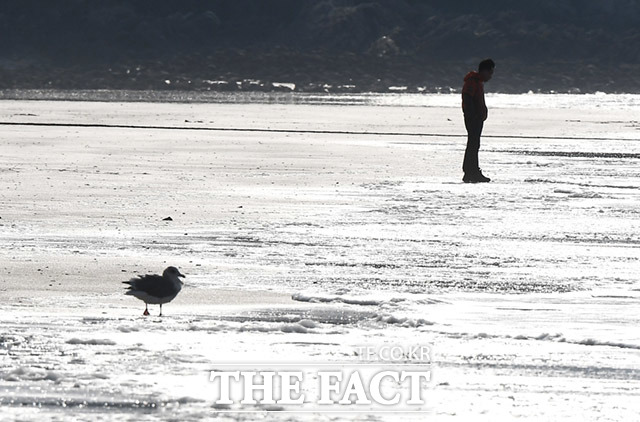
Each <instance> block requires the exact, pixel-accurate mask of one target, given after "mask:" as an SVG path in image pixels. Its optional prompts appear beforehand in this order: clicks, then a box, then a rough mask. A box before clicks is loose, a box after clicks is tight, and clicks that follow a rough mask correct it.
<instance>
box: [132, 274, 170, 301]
mask: <svg viewBox="0 0 640 422" xmlns="http://www.w3.org/2000/svg"><path fill="white" fill-rule="evenodd" d="M123 283H125V284H128V285H129V290H133V291H135V290H137V291H141V292H145V293H147V294H148V295H151V296H155V297H166V296H170V295H172V294H173V293H174V292H175V288H174V286H173V284H172V283H169V282H167V280H165V279H164V278H163V277H162V276H159V275H155V274H153V275H152V274H147V275H141V276H139V277H138V278H132V279H131V280H129V281H123Z"/></svg>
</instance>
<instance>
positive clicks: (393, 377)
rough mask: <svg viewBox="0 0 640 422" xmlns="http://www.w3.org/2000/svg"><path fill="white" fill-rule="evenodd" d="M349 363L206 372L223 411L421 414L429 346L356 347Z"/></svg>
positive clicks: (237, 367)
mask: <svg viewBox="0 0 640 422" xmlns="http://www.w3.org/2000/svg"><path fill="white" fill-rule="evenodd" d="M354 355H356V356H359V360H357V361H354V362H337V363H333V362H323V363H306V364H292V363H257V364H256V363H250V364H248V363H243V364H224V365H219V366H220V368H218V369H216V370H213V371H211V372H210V376H209V379H210V381H211V382H212V384H213V388H214V401H215V403H214V408H216V409H218V410H221V411H225V412H234V411H237V412H247V411H265V410H266V411H269V410H276V411H280V412H282V411H285V412H286V411H289V412H323V411H326V412H344V411H347V412H360V411H367V412H370V411H392V410H400V409H401V410H403V411H411V412H423V411H425V410H426V409H425V406H426V405H427V400H426V389H427V388H428V387H429V385H430V381H431V348H430V347H429V346H410V347H402V346H389V345H384V346H360V347H357V348H356V350H355V353H354Z"/></svg>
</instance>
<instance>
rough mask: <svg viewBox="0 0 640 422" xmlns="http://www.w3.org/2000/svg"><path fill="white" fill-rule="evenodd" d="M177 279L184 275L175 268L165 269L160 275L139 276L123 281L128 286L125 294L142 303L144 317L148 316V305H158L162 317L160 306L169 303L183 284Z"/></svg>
mask: <svg viewBox="0 0 640 422" xmlns="http://www.w3.org/2000/svg"><path fill="white" fill-rule="evenodd" d="M179 277H184V275H183V274H182V273H180V271H178V269H177V268H176V267H167V269H166V270H164V272H163V273H162V275H157V274H147V275H140V276H138V277H136V278H132V279H131V280H129V281H123V283H124V284H128V285H129V287H128V288H127V289H128V290H127V291H126V293H125V294H126V295H130V296H135V297H137V298H138V299H140V300H142V301H144V313H143V315H144V316H147V315H149V304H152V305H160V315H159V316H162V304H163V303H169V302H171V301H172V300H173V299H174V298H175V297H176V296H177V295H178V293H180V290H181V289H182V285H183V284H184V283H183V282H182V280H180V278H179Z"/></svg>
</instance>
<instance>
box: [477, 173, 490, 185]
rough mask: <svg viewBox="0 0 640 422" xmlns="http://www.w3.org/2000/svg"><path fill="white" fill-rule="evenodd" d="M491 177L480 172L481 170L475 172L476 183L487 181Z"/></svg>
mask: <svg viewBox="0 0 640 422" xmlns="http://www.w3.org/2000/svg"><path fill="white" fill-rule="evenodd" d="M490 181H491V179H489V178H488V177H487V176H485V175H484V174H482V171H480V170H478V174H476V183H489V182H490Z"/></svg>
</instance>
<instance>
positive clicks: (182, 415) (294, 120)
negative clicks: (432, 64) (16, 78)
mask: <svg viewBox="0 0 640 422" xmlns="http://www.w3.org/2000/svg"><path fill="white" fill-rule="evenodd" d="M89 97H90V96H89ZM639 98H640V97H638V96H615V95H604V94H602V95H576V96H572V95H557V96H553V95H548V96H537V95H495V96H489V97H488V98H487V102H488V104H489V108H490V112H489V120H488V121H487V122H486V125H485V133H484V135H485V137H484V138H483V140H482V142H483V143H482V149H481V152H480V162H481V166H482V168H483V172H484V173H485V174H487V175H488V176H490V177H491V178H492V179H493V180H492V182H491V183H490V184H483V185H469V184H463V183H462V180H461V179H462V172H461V162H462V156H463V153H464V146H465V141H466V138H465V133H464V125H463V121H462V113H461V110H460V104H459V96H458V95H422V96H401V95H397V96H396V95H388V96H385V95H369V96H367V95H362V96H358V95H353V96H333V97H323V96H321V95H316V96H306V97H305V96H300V97H295V96H290V95H285V96H282V95H280V96H279V95H275V96H272V97H270V96H265V97H261V98H260V99H259V100H258V101H256V100H255V99H252V98H247V97H244V98H241V101H237V99H236V100H234V98H233V96H231V97H229V98H227V99H226V100H224V99H222V100H216V101H214V102H198V101H197V98H196V101H185V100H184V98H181V99H180V101H176V102H152V101H148V102H144V101H135V102H122V101H120V100H119V101H107V100H105V99H104V96H101V97H100V100H101V101H89V100H87V99H86V97H84V99H85V100H84V101H51V100H38V101H34V100H20V99H13V100H3V101H0V133H1V136H2V149H1V152H0V242H1V244H2V245H3V247H2V248H0V268H1V270H2V271H1V272H2V276H1V277H0V327H1V328H0V419H3V420H5V419H6V420H18V419H20V420H62V421H66V420H87V421H94V420H104V421H111V420H113V421H116V420H117V421H120V420H136V421H140V420H181V421H192V420H194V421H195V420H208V419H216V420H257V419H260V420H274V421H275V420H277V421H280V420H353V421H357V420H376V421H378V420H379V421H392V420H397V418H398V416H397V414H389V413H384V412H375V411H371V412H368V411H362V412H355V413H345V414H337V413H323V412H321V411H318V410H317V408H316V407H314V406H313V405H312V404H309V405H308V406H306V407H305V406H302V407H301V408H300V407H295V406H291V407H287V406H283V407H281V408H277V409H265V408H264V407H261V406H255V407H252V408H249V409H248V410H250V411H251V412H250V413H239V412H235V413H234V412H230V411H229V410H234V408H231V409H221V408H219V407H216V406H215V405H214V404H213V403H212V401H213V397H212V396H213V393H212V390H211V383H210V382H209V371H211V370H212V369H214V368H216V365H220V364H222V363H225V362H226V363H228V362H233V363H240V362H254V363H258V362H260V361H261V362H272V361H273V362H279V361H282V360H283V359H285V360H287V361H291V362H296V363H298V364H300V365H301V366H304V365H305V364H306V363H308V365H309V367H312V366H313V365H314V364H316V363H318V362H321V363H323V364H330V363H332V362H336V363H338V362H345V361H346V362H353V363H354V365H355V364H357V363H358V357H357V356H356V355H354V350H356V349H357V347H359V346H362V345H370V344H373V345H380V344H394V345H400V344H401V345H416V344H424V345H429V346H430V347H431V350H432V359H433V362H432V366H433V377H432V381H431V383H430V386H429V388H428V390H427V392H426V397H427V406H425V407H424V408H423V409H420V411H419V412H414V413H407V414H406V419H407V420H433V421H448V420H471V419H473V420H478V421H482V420H491V421H495V420H511V419H515V418H518V419H519V420H531V421H542V420H575V421H591V420H594V421H595V420H598V421H608V420H610V421H619V420H632V419H633V418H634V417H635V416H636V415H637V414H638V412H640V404H639V403H640V402H639V401H638V398H639V394H638V387H640V331H638V325H639V322H640V316H639V315H638V306H639V305H640V280H639V279H638V263H639V261H640V253H639V246H640V240H639V239H640V218H638V217H639V213H640V211H639V209H638V203H639V200H640V184H639V183H638V180H639V179H638V176H639V175H640V173H639V172H640V170H639V167H638V162H639V161H638V160H639V159H640V152H639V150H638V142H639V141H638V135H639V134H640V132H639V129H640V123H639V122H638V117H637V116H638V110H639V107H640V100H639ZM89 99H90V98H89ZM169 217H170V220H169V219H168V218H169ZM169 265H173V266H176V267H178V268H179V269H180V271H181V272H182V273H183V274H185V275H186V276H187V277H186V278H185V280H184V281H185V286H184V288H183V291H182V292H181V293H180V294H179V295H178V297H177V298H176V299H175V300H174V301H173V302H171V303H169V304H167V305H165V306H164V307H163V314H164V316H163V317H161V318H160V317H158V316H157V314H158V308H157V306H153V305H152V306H150V311H151V314H152V316H151V317H146V318H145V317H143V316H142V311H143V310H144V304H143V303H142V302H140V301H138V300H136V299H135V298H132V297H130V296H125V295H124V287H123V286H124V285H123V284H122V283H121V282H122V281H126V280H129V279H130V278H132V277H135V276H137V275H139V274H146V273H161V272H162V270H163V269H164V268H166V267H167V266H169ZM301 409H302V410H305V409H307V410H309V411H306V412H303V413H296V411H300V410H301ZM243 410H247V409H246V408H244V409H243ZM268 410H272V411H268ZM403 418H405V416H403Z"/></svg>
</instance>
